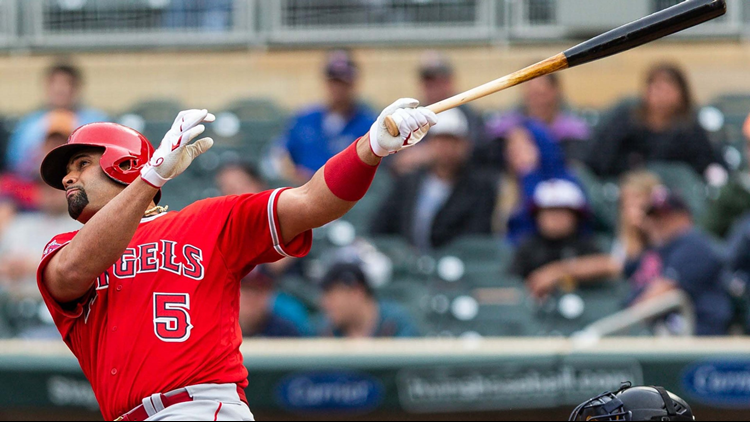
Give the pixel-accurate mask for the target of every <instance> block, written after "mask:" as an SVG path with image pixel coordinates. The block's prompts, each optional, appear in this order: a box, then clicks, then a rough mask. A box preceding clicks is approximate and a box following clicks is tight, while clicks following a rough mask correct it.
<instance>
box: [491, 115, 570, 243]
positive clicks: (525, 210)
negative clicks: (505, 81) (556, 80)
mask: <svg viewBox="0 0 750 422" xmlns="http://www.w3.org/2000/svg"><path fill="white" fill-rule="evenodd" d="M494 142H495V143H497V144H499V145H503V146H504V153H503V156H504V157H505V158H504V161H505V165H504V167H505V172H504V173H503V174H502V176H501V179H500V195H499V196H498V204H497V207H496V212H495V217H494V226H495V227H494V228H495V231H496V232H500V233H502V234H503V235H505V236H506V237H507V238H508V240H509V241H510V242H511V243H514V244H517V243H518V242H519V241H520V240H521V239H522V238H523V237H524V236H526V235H529V234H533V233H534V231H535V222H534V217H533V215H532V214H531V212H530V210H529V207H528V206H527V205H528V201H530V200H531V198H532V197H533V196H534V191H535V190H536V188H537V186H538V185H539V183H541V182H543V181H545V180H550V179H567V180H572V176H570V174H569V173H568V171H567V169H566V167H565V161H564V160H563V154H562V150H561V149H560V146H559V145H558V144H557V143H556V142H555V141H554V140H553V139H552V135H550V133H549V132H548V131H547V130H546V129H545V128H544V127H543V126H542V125H541V124H540V123H537V122H533V121H530V120H526V121H524V122H523V123H522V124H521V125H520V126H518V127H516V128H514V129H512V130H511V131H509V132H508V137H507V139H505V140H502V139H498V140H496V141H494Z"/></svg>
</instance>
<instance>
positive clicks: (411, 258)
mask: <svg viewBox="0 0 750 422" xmlns="http://www.w3.org/2000/svg"><path fill="white" fill-rule="evenodd" d="M368 240H369V241H370V242H371V243H372V244H373V245H374V246H375V247H376V248H377V249H378V250H379V251H380V252H382V253H383V254H385V255H386V256H388V258H390V259H391V262H392V263H393V273H394V277H396V278H398V277H402V276H410V275H418V274H419V273H420V270H419V259H420V257H419V256H418V254H417V253H416V251H415V250H414V248H412V247H411V245H409V243H408V242H406V240H405V239H404V238H402V237H400V236H377V237H372V238H368Z"/></svg>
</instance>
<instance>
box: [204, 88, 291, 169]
mask: <svg viewBox="0 0 750 422" xmlns="http://www.w3.org/2000/svg"><path fill="white" fill-rule="evenodd" d="M216 118H217V120H216V123H215V124H214V125H212V126H211V127H210V135H211V136H212V137H214V140H215V141H216V145H218V146H222V147H228V148H236V149H237V150H239V151H240V152H241V153H242V155H243V158H244V159H245V160H249V161H259V160H260V159H261V157H262V156H263V154H264V153H265V150H266V148H267V146H268V145H269V143H270V142H271V141H272V140H273V139H274V138H276V137H278V136H279V135H280V134H281V131H282V130H283V127H284V123H285V121H286V112H285V111H284V110H283V109H281V107H279V106H278V105H277V104H276V103H274V102H273V101H272V100H269V99H263V98H251V99H244V100H239V101H235V102H234V103H232V104H230V105H229V106H227V108H226V109H225V110H223V111H220V112H218V113H216Z"/></svg>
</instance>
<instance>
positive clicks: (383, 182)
mask: <svg viewBox="0 0 750 422" xmlns="http://www.w3.org/2000/svg"><path fill="white" fill-rule="evenodd" d="M392 185H393V178H392V176H391V175H390V174H389V173H388V172H387V171H380V172H378V173H377V174H376V175H375V179H374V180H373V182H372V186H371V187H370V190H368V191H367V195H365V197H364V198H362V200H361V201H359V202H358V203H357V205H356V206H354V208H353V209H352V210H351V211H349V213H348V214H347V215H346V216H345V217H344V220H346V221H349V222H350V223H352V224H353V225H354V227H355V228H356V229H357V232H358V233H368V232H369V230H370V224H371V222H372V219H373V218H374V216H375V213H376V212H378V210H379V209H380V207H381V206H382V205H383V203H384V202H385V201H386V198H387V197H388V195H390V193H391V187H392Z"/></svg>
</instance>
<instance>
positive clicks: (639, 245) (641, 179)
mask: <svg viewBox="0 0 750 422" xmlns="http://www.w3.org/2000/svg"><path fill="white" fill-rule="evenodd" d="M660 186H662V182H661V180H660V179H659V176H657V175H655V174H653V173H651V172H648V171H645V170H639V171H634V172H631V173H627V174H625V175H624V176H623V177H622V180H621V181H620V207H619V208H620V209H619V215H618V218H619V225H618V227H617V239H616V241H615V244H614V248H613V252H612V254H613V257H614V258H615V259H616V260H617V261H618V262H620V263H621V264H622V265H625V263H626V262H629V261H633V260H635V259H638V258H639V257H640V256H641V254H642V253H643V252H644V251H645V250H646V249H647V248H648V239H647V238H646V233H645V232H644V231H643V220H644V219H645V218H646V211H648V206H649V204H650V203H651V195H652V194H653V193H654V189H656V188H658V187H660Z"/></svg>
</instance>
